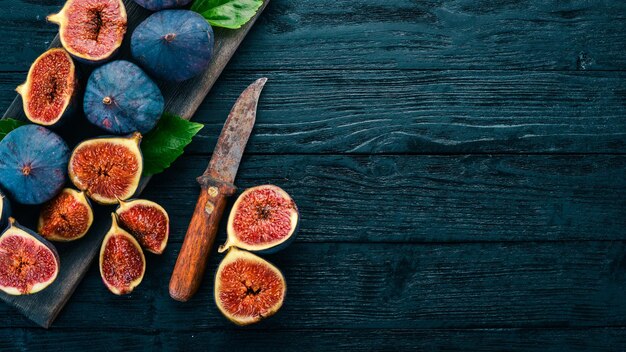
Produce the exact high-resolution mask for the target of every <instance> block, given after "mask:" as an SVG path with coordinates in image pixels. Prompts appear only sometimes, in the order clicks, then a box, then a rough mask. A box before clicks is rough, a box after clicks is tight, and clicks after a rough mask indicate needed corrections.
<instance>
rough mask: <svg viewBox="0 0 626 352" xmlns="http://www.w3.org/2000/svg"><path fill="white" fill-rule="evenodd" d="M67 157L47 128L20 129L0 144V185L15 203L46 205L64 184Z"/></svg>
mask: <svg viewBox="0 0 626 352" xmlns="http://www.w3.org/2000/svg"><path fill="white" fill-rule="evenodd" d="M69 154H70V151H69V148H68V147H67V145H66V144H65V142H64V141H63V140H62V139H61V137H59V136H58V135H56V134H55V133H53V132H51V131H50V130H48V129H47V128H45V127H41V126H36V125H25V126H20V127H18V128H16V129H14V130H13V131H11V132H9V134H7V135H6V136H5V137H4V139H2V141H0V184H2V187H3V188H4V190H5V191H6V192H7V193H8V194H9V195H10V196H11V197H12V198H13V199H14V200H15V201H17V202H18V203H22V204H41V203H43V202H46V201H48V200H50V199H51V198H52V197H54V196H55V195H56V194H57V193H59V192H60V191H61V189H62V188H63V185H64V184H65V181H66V178H67V177H66V175H67V162H68V159H69Z"/></svg>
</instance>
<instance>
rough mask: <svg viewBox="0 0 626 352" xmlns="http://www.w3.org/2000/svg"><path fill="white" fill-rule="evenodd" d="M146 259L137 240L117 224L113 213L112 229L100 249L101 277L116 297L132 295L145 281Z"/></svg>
mask: <svg viewBox="0 0 626 352" xmlns="http://www.w3.org/2000/svg"><path fill="white" fill-rule="evenodd" d="M145 272H146V258H145V257H144V255H143V251H142V250H141V247H140V246H139V243H137V240H135V238H134V237H133V236H131V235H130V234H129V233H128V232H126V231H124V230H123V229H122V228H120V227H119V226H118V224H117V217H116V216H115V213H111V228H110V229H109V232H107V234H106V236H104V240H103V241H102V247H100V276H102V281H103V282H104V284H105V285H106V287H107V288H108V289H109V291H111V292H113V293H114V294H116V295H125V294H128V293H131V292H132V291H133V289H134V288H135V287H137V286H138V285H139V284H140V283H141V280H142V279H143V274H144V273H145Z"/></svg>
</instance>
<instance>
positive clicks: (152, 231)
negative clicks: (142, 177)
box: [115, 199, 170, 254]
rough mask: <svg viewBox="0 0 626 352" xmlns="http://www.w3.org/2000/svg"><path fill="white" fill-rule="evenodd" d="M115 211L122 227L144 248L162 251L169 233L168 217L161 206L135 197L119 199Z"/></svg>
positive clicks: (155, 252) (159, 252)
mask: <svg viewBox="0 0 626 352" xmlns="http://www.w3.org/2000/svg"><path fill="white" fill-rule="evenodd" d="M115 213H116V214H117V216H118V219H119V222H120V225H121V226H122V228H124V229H125V230H126V231H128V232H130V234H132V235H133V236H135V238H136V239H137V241H139V244H141V246H142V247H143V248H144V249H145V250H147V251H148V252H151V253H154V254H161V253H163V250H165V246H166V245H167V239H168V237H169V233H170V219H169V217H168V215H167V212H166V211H165V209H163V207H161V206H160V205H158V204H157V203H155V202H151V201H149V200H144V199H135V200H131V201H128V202H124V201H120V206H119V207H118V208H117V210H116V211H115Z"/></svg>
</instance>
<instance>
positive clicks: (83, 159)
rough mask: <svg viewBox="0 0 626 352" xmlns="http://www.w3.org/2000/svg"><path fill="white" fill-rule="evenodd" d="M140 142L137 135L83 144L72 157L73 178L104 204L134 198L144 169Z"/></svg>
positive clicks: (71, 176) (89, 141) (87, 141)
mask: <svg viewBox="0 0 626 352" xmlns="http://www.w3.org/2000/svg"><path fill="white" fill-rule="evenodd" d="M140 141H141V134H140V133H138V132H137V133H134V134H133V135H131V136H130V137H103V138H96V139H90V140H86V141H84V142H82V143H80V144H79V145H78V146H76V148H75V149H74V152H73V153H72V156H71V158H70V162H69V166H68V170H69V174H70V179H71V180H72V182H73V183H74V185H75V186H76V187H77V188H78V189H79V190H81V191H84V192H85V193H86V194H87V196H88V197H89V198H91V199H92V200H94V201H95V202H97V203H100V204H115V203H117V201H118V199H119V200H126V199H128V198H130V197H132V195H133V194H134V193H135V191H136V190H137V186H138V185H139V179H140V178H141V172H142V170H143V157H142V156H141V150H140V149H139V143H140Z"/></svg>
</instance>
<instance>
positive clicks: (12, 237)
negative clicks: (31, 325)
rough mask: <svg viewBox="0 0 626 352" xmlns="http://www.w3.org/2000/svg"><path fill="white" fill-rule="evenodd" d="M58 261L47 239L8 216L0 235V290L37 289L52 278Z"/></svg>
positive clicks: (21, 291) (19, 292)
mask: <svg viewBox="0 0 626 352" xmlns="http://www.w3.org/2000/svg"><path fill="white" fill-rule="evenodd" d="M59 265H60V264H59V254H58V253H57V251H56V249H55V248H54V246H53V245H52V244H51V243H50V242H48V241H46V240H45V239H43V238H42V237H41V236H39V235H37V234H36V233H34V232H32V231H30V230H29V229H27V228H24V227H22V226H20V225H19V224H18V223H17V222H16V221H15V219H13V218H9V226H8V227H7V229H6V230H4V232H3V233H2V236H0V290H2V291H4V292H6V293H8V294H10V295H27V294H31V293H36V292H39V291H41V290H43V289H44V288H46V287H48V286H49V285H50V284H51V283H52V282H54V280H55V279H56V277H57V275H58V273H59Z"/></svg>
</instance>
